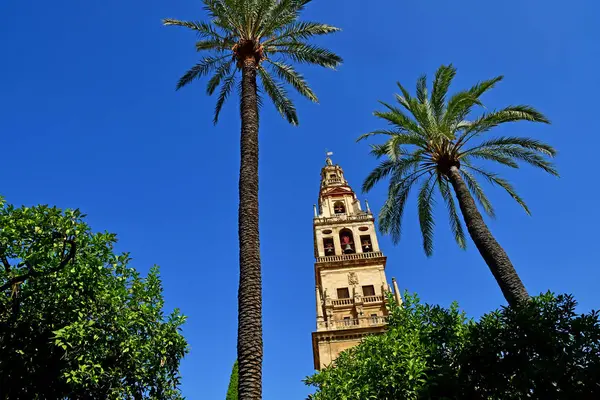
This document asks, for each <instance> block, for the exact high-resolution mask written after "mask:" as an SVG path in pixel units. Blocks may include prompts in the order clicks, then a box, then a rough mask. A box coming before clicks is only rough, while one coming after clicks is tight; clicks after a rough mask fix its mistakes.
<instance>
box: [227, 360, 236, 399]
mask: <svg viewBox="0 0 600 400" xmlns="http://www.w3.org/2000/svg"><path fill="white" fill-rule="evenodd" d="M225 400H238V362H237V360H235V363H233V370H232V371H231V378H229V387H228V388H227V396H226V397H225Z"/></svg>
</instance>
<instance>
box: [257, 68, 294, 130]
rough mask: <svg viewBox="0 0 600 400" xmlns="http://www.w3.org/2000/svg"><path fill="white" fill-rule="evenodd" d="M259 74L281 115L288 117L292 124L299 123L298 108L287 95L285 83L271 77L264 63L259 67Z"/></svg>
mask: <svg viewBox="0 0 600 400" xmlns="http://www.w3.org/2000/svg"><path fill="white" fill-rule="evenodd" d="M258 74H259V75H260V79H261V81H262V84H263V88H264V89H265V92H266V93H267V95H269V97H270V98H271V101H273V104H274V105H275V108H276V109H277V111H279V113H280V114H281V116H282V117H284V118H285V119H287V121H288V122H289V123H290V124H292V125H298V116H297V114H296V108H295V107H294V104H293V103H292V101H291V100H290V99H289V98H288V97H287V93H286V91H285V89H284V88H283V85H281V84H280V83H277V82H275V80H274V79H273V77H271V75H270V74H269V72H268V71H267V70H266V69H265V68H264V67H263V66H262V65H260V66H259V67H258Z"/></svg>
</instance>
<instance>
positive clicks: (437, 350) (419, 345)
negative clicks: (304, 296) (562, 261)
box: [305, 293, 600, 400]
mask: <svg viewBox="0 0 600 400" xmlns="http://www.w3.org/2000/svg"><path fill="white" fill-rule="evenodd" d="M405 297H406V301H405V303H404V305H403V306H401V307H398V306H397V305H396V304H395V303H394V302H393V298H391V297H390V298H389V300H390V304H391V306H390V313H391V318H390V324H389V329H388V331H387V332H386V333H385V334H382V335H378V336H370V337H367V338H366V339H365V340H364V341H363V342H362V343H361V344H360V345H358V346H356V347H354V348H352V349H350V350H348V351H346V352H343V353H342V354H341V355H340V357H339V358H338V359H337V360H336V361H335V362H334V364H333V365H331V366H329V367H328V368H325V369H324V370H322V371H320V372H318V373H316V374H314V375H313V376H310V377H308V378H306V380H305V382H306V383H307V384H308V385H311V386H314V387H316V389H317V391H316V393H315V394H314V395H310V396H309V399H313V400H367V399H369V400H374V399H377V400H396V399H467V398H468V399H523V398H531V399H565V400H566V399H588V398H589V399H592V398H600V386H599V385H598V382H600V323H599V319H598V313H597V312H596V311H591V312H590V313H588V314H582V315H577V314H576V313H575V306H576V302H575V301H574V299H573V297H572V296H570V295H559V296H555V295H553V294H551V293H547V294H544V295H541V296H538V297H535V298H533V299H532V300H531V301H530V302H529V303H527V304H525V305H523V306H520V307H518V308H508V307H507V308H502V309H501V310H497V311H494V312H491V313H489V314H487V315H485V316H483V317H482V318H481V319H480V321H479V322H477V323H475V322H474V321H473V320H470V319H467V318H466V317H465V314H464V313H463V312H460V311H459V309H458V306H457V304H456V303H454V304H452V306H451V307H450V308H442V307H439V306H431V305H427V304H421V303H420V302H419V299H418V297H417V296H410V295H407V296H405Z"/></svg>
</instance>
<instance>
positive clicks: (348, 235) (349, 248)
mask: <svg viewBox="0 0 600 400" xmlns="http://www.w3.org/2000/svg"><path fill="white" fill-rule="evenodd" d="M340 243H341V245H342V251H343V252H344V253H345V254H350V253H356V248H355V247H354V237H353V235H352V231H351V230H350V229H342V230H341V231H340Z"/></svg>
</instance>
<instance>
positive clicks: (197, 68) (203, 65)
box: [177, 56, 229, 90]
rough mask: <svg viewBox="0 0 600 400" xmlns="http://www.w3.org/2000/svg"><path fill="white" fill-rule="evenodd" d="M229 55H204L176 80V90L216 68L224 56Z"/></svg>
mask: <svg viewBox="0 0 600 400" xmlns="http://www.w3.org/2000/svg"><path fill="white" fill-rule="evenodd" d="M227 57H229V56H221V57H205V58H204V59H203V60H202V61H200V62H199V63H198V64H196V65H194V66H193V67H192V68H190V69H189V70H188V71H187V72H186V73H185V74H184V75H183V76H182V77H181V78H180V79H179V82H177V90H179V89H181V88H182V87H184V86H185V85H187V84H189V83H191V82H193V81H194V80H195V79H199V78H201V77H203V76H204V75H206V74H208V73H209V72H210V71H212V70H214V69H215V68H217V66H218V65H219V63H221V62H223V61H224V60H225V58H227Z"/></svg>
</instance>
